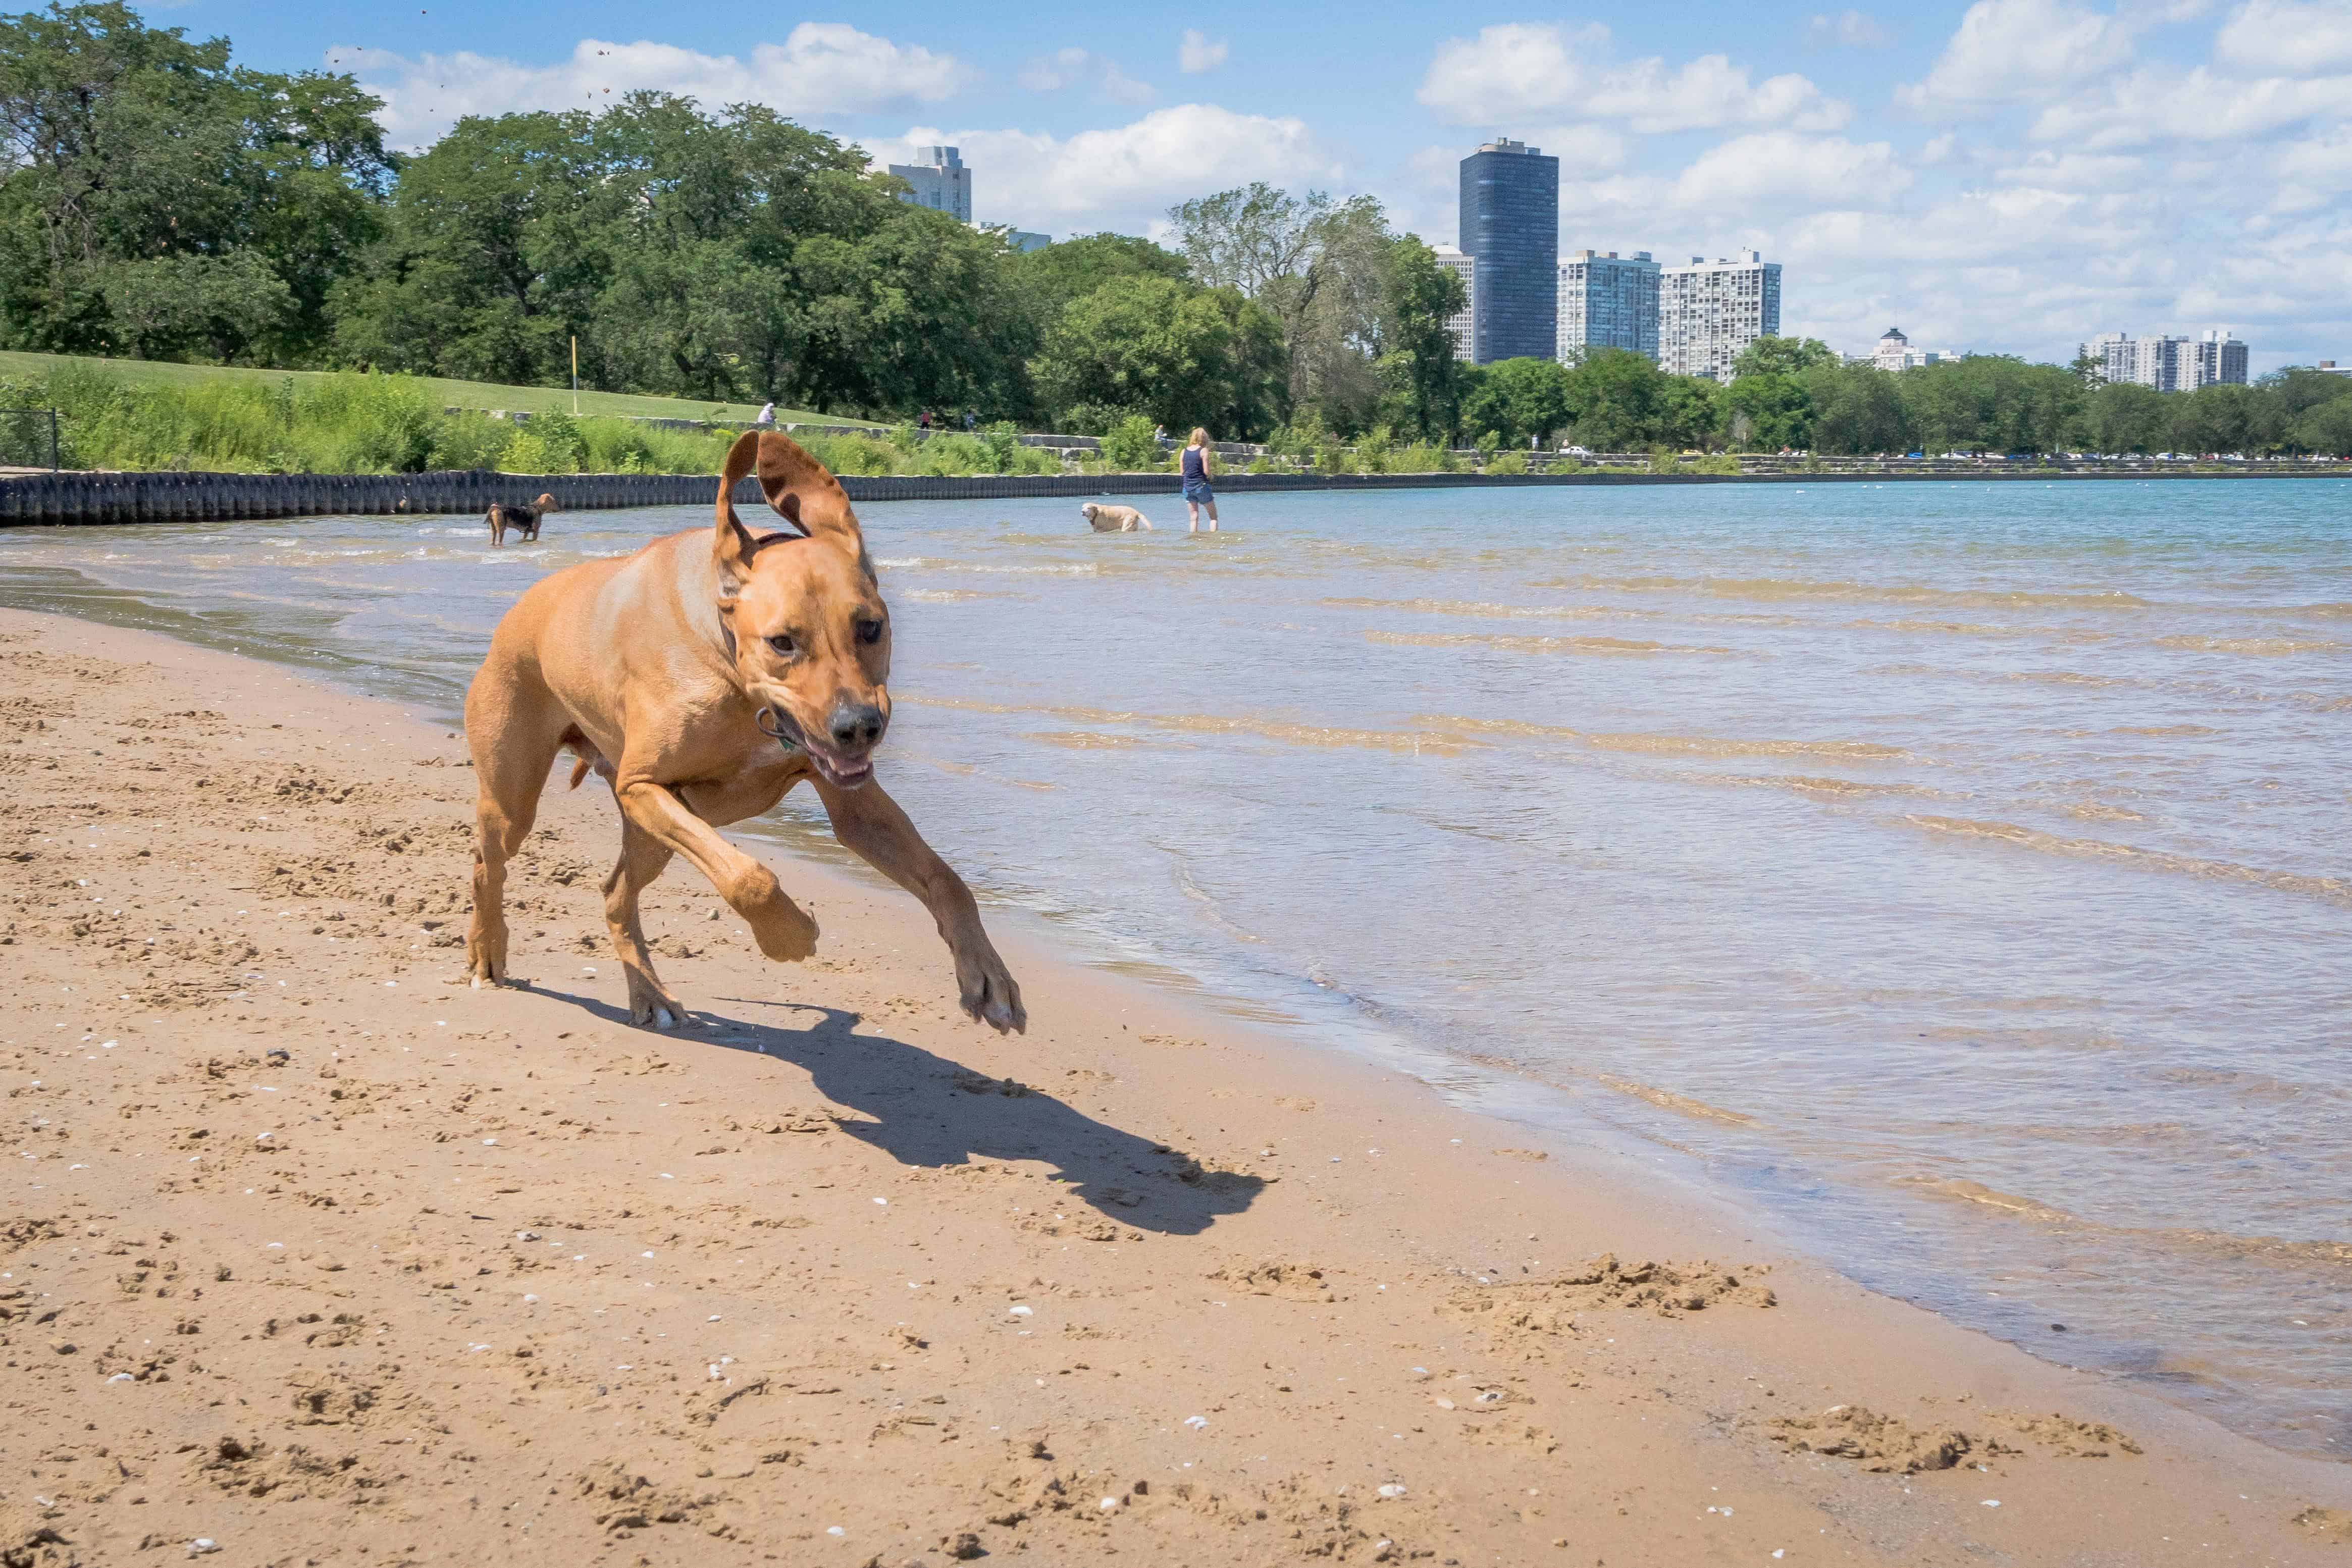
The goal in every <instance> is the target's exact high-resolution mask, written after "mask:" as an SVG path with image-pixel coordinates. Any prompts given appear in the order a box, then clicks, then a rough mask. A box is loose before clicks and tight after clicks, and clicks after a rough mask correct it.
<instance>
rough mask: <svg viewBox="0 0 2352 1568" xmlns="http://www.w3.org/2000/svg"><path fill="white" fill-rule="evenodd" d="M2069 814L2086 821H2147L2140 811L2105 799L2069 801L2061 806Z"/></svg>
mask: <svg viewBox="0 0 2352 1568" xmlns="http://www.w3.org/2000/svg"><path fill="white" fill-rule="evenodd" d="M2059 809H2060V810H2061V811H2063V812H2064V813H2065V814H2066V815H2067V816H2079V817H2081V818H2082V819H2083V820H2084V821H2085V822H2146V821H2147V817H2145V816H2141V815H2140V814H2139V813H2138V812H2137V811H2132V810H2129V809H2127V808H2126V807H2124V806H2120V805H2108V804H2107V803H2106V802H2105V801H2103V800H2076V801H2069V802H2068V803H2067V804H2066V805H2063V806H2061V807H2059Z"/></svg>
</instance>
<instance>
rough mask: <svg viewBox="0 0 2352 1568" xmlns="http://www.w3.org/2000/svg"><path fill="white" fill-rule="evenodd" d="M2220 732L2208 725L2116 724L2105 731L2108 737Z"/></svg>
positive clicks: (2216, 733) (2212, 733) (2169, 735)
mask: <svg viewBox="0 0 2352 1568" xmlns="http://www.w3.org/2000/svg"><path fill="white" fill-rule="evenodd" d="M2107 733H2108V734H2110V735H2157V736H2162V737H2171V736H2176V735H2218V734H2220V733H2221V731H2219V730H2216V729H2214V728H2213V727H2212V726H2211V725H2210V724H2118V725H2117V726H2116V727H2115V728H2114V729H2112V730H2110V731H2107Z"/></svg>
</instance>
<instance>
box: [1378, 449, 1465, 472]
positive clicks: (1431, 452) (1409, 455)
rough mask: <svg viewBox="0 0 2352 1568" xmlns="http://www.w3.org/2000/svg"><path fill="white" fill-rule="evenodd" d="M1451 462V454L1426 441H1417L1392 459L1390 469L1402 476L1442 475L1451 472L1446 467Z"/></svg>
mask: <svg viewBox="0 0 2352 1568" xmlns="http://www.w3.org/2000/svg"><path fill="white" fill-rule="evenodd" d="M1451 460H1452V454H1451V453H1448V452H1444V451H1442V450H1440V449H1439V448H1437V447H1433V446H1431V445H1430V444H1429V443H1428V442H1426V441H1415V442H1414V443H1413V444H1412V446H1410V447H1405V448H1404V449H1403V450H1402V451H1401V452H1399V453H1398V454H1397V455H1396V456H1395V457H1394V458H1391V459H1390V461H1389V467H1390V468H1391V469H1392V470H1393V471H1395V472H1397V473H1400V474H1442V473H1446V472H1449V471H1450V470H1449V469H1448V468H1447V466H1446V465H1447V464H1448V463H1449V462H1450V461H1451Z"/></svg>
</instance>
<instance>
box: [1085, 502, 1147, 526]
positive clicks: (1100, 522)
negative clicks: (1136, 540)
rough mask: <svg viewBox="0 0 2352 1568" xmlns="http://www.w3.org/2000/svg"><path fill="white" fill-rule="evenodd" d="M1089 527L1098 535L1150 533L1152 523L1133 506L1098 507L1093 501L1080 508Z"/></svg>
mask: <svg viewBox="0 0 2352 1568" xmlns="http://www.w3.org/2000/svg"><path fill="white" fill-rule="evenodd" d="M1078 511H1079V513H1080V515H1082V516H1083V517H1085V519H1086V520H1087V526H1089V527H1091V528H1092V529H1093V530H1094V531H1096V532H1097V533H1137V532H1141V533H1150V531H1151V523H1150V520H1149V519H1147V518H1146V517H1145V516H1144V515H1143V514H1142V513H1141V512H1139V511H1138V510H1135V509H1134V508H1133V507H1131V506H1097V505H1096V504H1095V503H1094V502H1093V501H1088V502H1087V503H1086V505H1084V506H1082V507H1080V508H1078Z"/></svg>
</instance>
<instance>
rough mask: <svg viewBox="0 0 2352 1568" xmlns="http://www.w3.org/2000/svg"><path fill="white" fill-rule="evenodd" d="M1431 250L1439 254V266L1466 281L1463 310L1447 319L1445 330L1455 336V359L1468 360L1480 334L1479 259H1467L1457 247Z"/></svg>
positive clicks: (1463, 293)
mask: <svg viewBox="0 0 2352 1568" xmlns="http://www.w3.org/2000/svg"><path fill="white" fill-rule="evenodd" d="M1431 248H1432V249H1433V250H1434V251H1435V252H1436V253H1437V264H1438V265H1439V266H1440V267H1443V268H1445V270H1447V271H1448V272H1451V273H1453V274H1454V276H1455V277H1456V278H1459V279H1462V309H1460V310H1456V311H1454V314H1452V315H1450V316H1448V317H1446V318H1445V330H1446V331H1449V332H1452V333H1453V334H1454V358H1455V359H1468V358H1469V357H1470V355H1471V353H1472V352H1473V350H1474V348H1475V341H1474V340H1475V337H1476V334H1477V327H1476V322H1477V320H1478V313H1477V310H1476V305H1477V301H1478V258H1476V257H1475V256H1468V255H1465V254H1464V253H1463V251H1462V250H1461V248H1460V247H1457V246H1452V245H1439V246H1433V247H1431Z"/></svg>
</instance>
